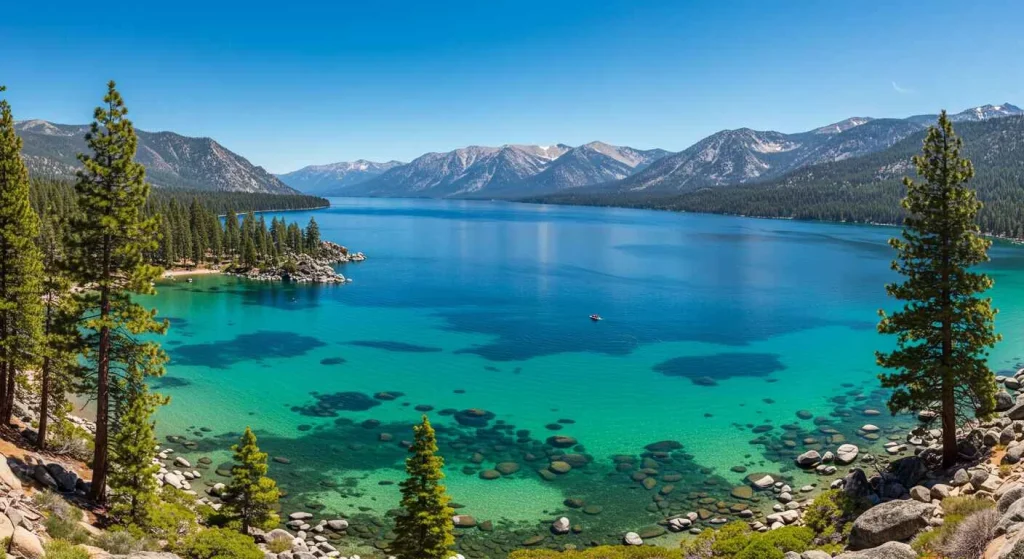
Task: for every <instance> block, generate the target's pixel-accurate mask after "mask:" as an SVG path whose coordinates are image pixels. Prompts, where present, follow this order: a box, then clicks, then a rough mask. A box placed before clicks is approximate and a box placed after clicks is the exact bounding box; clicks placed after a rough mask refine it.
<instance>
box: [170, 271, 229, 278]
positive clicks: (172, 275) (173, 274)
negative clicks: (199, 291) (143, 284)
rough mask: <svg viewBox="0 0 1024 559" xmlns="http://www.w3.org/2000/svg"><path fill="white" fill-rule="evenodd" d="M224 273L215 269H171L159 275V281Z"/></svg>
mask: <svg viewBox="0 0 1024 559" xmlns="http://www.w3.org/2000/svg"><path fill="white" fill-rule="evenodd" d="M223 273H224V271H223V270H220V269H215V268H192V269H189V268H172V269H170V270H164V271H163V273H162V274H160V279H173V278H177V277H186V276H208V275H212V274H223Z"/></svg>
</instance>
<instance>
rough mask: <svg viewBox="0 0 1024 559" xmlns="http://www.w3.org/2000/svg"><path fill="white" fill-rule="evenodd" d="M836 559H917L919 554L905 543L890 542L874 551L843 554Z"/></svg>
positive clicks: (867, 550) (873, 549)
mask: <svg viewBox="0 0 1024 559" xmlns="http://www.w3.org/2000/svg"><path fill="white" fill-rule="evenodd" d="M835 559H917V552H916V551H914V548H912V547H910V546H909V545H907V544H905V543H900V542H889V543H886V544H883V545H880V546H878V547H875V548H872V549H865V550H862V551H848V552H846V553H841V554H839V555H836V557H835Z"/></svg>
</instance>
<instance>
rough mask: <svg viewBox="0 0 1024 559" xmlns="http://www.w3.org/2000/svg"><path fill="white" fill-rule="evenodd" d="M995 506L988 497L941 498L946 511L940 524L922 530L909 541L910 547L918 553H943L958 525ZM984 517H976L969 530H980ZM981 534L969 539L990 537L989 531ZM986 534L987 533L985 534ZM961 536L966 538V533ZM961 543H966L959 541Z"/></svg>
mask: <svg viewBox="0 0 1024 559" xmlns="http://www.w3.org/2000/svg"><path fill="white" fill-rule="evenodd" d="M994 506H995V503H993V502H992V501H990V500H988V499H978V498H975V497H947V498H945V499H943V500H942V510H943V511H944V512H945V513H946V515H945V518H944V520H943V522H942V526H940V527H938V528H936V529H934V530H931V531H929V532H923V533H921V534H919V535H918V536H917V537H916V538H914V541H912V542H910V545H911V547H913V548H914V550H915V551H917V552H918V553H919V554H922V555H925V554H933V555H935V554H944V553H945V549H946V548H947V546H949V545H950V544H951V542H952V540H953V537H954V535H955V534H956V532H957V527H958V526H960V524H961V523H962V522H964V520H965V519H966V518H968V517H970V516H972V515H974V514H975V513H978V512H981V511H985V510H988V509H991V508H992V507H994ZM984 519H985V518H984V517H979V518H978V519H976V522H977V523H972V524H971V525H970V526H968V528H969V529H970V530H972V531H973V530H980V527H981V526H983V525H984V524H985V523H984ZM981 531H982V532H983V533H982V534H972V535H971V536H970V539H972V540H977V539H980V538H984V537H988V538H989V539H991V534H990V532H984V530H981ZM986 534H988V535H986ZM961 537H962V538H965V539H967V538H968V536H967V534H966V533H965V534H962V535H961ZM961 545H967V544H966V543H965V542H963V541H961Z"/></svg>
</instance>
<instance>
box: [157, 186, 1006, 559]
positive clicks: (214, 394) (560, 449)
mask: <svg viewBox="0 0 1024 559" xmlns="http://www.w3.org/2000/svg"><path fill="white" fill-rule="evenodd" d="M332 202H333V205H332V207H331V208H329V209H324V210H317V211H312V212H290V213H288V215H287V218H288V219H289V220H296V221H298V222H300V223H304V222H305V221H307V220H308V218H309V216H310V215H315V216H316V219H317V222H318V223H319V224H320V228H321V234H322V237H323V238H324V239H326V240H331V241H335V242H338V243H341V244H344V245H346V246H348V247H350V248H351V249H353V250H360V251H363V252H365V253H366V254H367V256H368V260H367V261H366V262H363V263H358V264H347V265H344V266H343V267H341V268H339V270H340V271H341V272H342V273H343V274H344V275H345V276H347V277H351V278H352V279H353V280H354V281H353V283H351V284H347V285H337V286H316V285H289V284H275V283H259V282H249V281H245V280H242V279H239V278H233V277H221V276H204V277H197V278H195V281H194V282H193V283H191V284H186V283H184V282H180V281H179V282H161V283H160V284H158V289H159V293H158V295H156V296H154V297H152V298H149V299H148V300H147V301H146V303H147V304H150V305H154V306H156V307H157V308H158V309H159V311H160V314H161V316H166V317H169V318H172V326H171V330H170V332H169V334H168V335H167V337H166V338H165V340H164V341H165V345H166V347H167V349H168V353H169V355H170V357H171V362H170V363H169V364H168V378H166V379H162V380H160V381H156V382H155V383H154V388H155V389H157V390H158V391H160V392H161V393H164V394H167V395H169V396H171V398H172V400H171V404H170V405H169V406H166V407H165V408H163V409H161V410H160V412H159V414H158V416H157V420H158V429H159V431H160V435H161V437H162V438H163V437H166V436H168V435H180V436H184V437H186V438H187V439H188V440H189V441H190V443H191V445H190V446H191V448H181V449H180V451H181V452H183V453H184V454H185V455H186V456H188V457H190V458H192V459H193V463H195V462H196V460H195V459H198V458H200V457H209V458H211V461H212V464H215V465H216V464H221V463H223V462H226V461H227V460H228V459H229V457H230V455H229V452H228V448H229V446H230V445H231V444H232V443H233V442H234V440H233V439H234V438H235V437H237V434H238V433H239V432H241V431H242V430H243V429H244V428H245V426H246V425H249V426H251V427H252V428H253V429H254V430H255V431H256V432H257V434H258V436H259V437H260V444H261V447H263V449H264V450H265V451H266V452H269V453H270V455H271V456H274V457H278V458H280V459H281V460H280V461H275V462H273V463H272V464H271V475H272V476H273V477H275V478H276V479H277V480H278V482H279V483H280V485H281V486H283V487H284V488H285V489H286V490H287V491H288V497H287V498H286V499H285V500H284V502H283V506H284V508H285V510H286V511H290V510H298V509H303V508H306V507H309V506H311V505H316V506H322V507H323V508H324V509H325V510H328V511H334V512H337V513H339V514H344V515H347V516H349V517H351V518H367V519H370V518H373V519H377V520H378V521H380V519H385V521H384V522H383V523H384V524H385V525H386V518H387V512H388V511H389V510H390V509H393V508H394V507H396V506H397V503H398V488H397V485H396V483H397V482H398V481H400V480H401V479H402V475H403V474H402V460H403V459H404V457H405V449H404V447H403V446H402V442H403V441H405V440H409V438H410V437H411V429H410V425H411V423H412V422H413V421H416V420H417V419H418V418H419V417H420V415H422V414H423V413H426V414H428V415H429V416H430V418H431V420H432V422H433V423H434V425H435V427H437V430H438V436H439V440H440V447H441V452H442V454H443V455H444V457H445V459H446V461H447V468H446V473H447V484H448V488H449V492H450V493H451V495H452V498H453V500H454V501H455V502H456V503H458V504H459V505H460V508H459V509H458V511H457V512H458V513H460V514H468V515H472V516H474V517H475V518H476V519H478V520H480V521H491V522H492V523H493V525H494V527H495V529H494V531H493V532H482V531H479V530H475V529H474V530H473V531H471V532H470V531H466V530H465V529H460V532H461V533H463V537H462V538H460V545H465V546H467V549H474V550H480V551H478V553H479V554H480V555H479V556H489V555H500V554H501V552H502V551H503V550H504V549H505V548H506V547H508V546H510V545H512V544H515V545H520V544H521V543H522V541H524V540H526V539H528V538H530V537H532V535H543V534H544V526H545V524H543V521H545V520H547V521H548V522H550V519H551V518H553V517H556V516H561V515H565V516H568V517H569V518H570V519H571V521H572V522H573V523H580V524H581V526H582V529H583V531H582V532H581V533H580V534H578V535H576V534H573V535H570V536H567V537H566V539H561V540H559V541H560V542H562V543H571V542H572V541H577V540H578V541H579V542H580V543H584V542H588V541H592V540H596V541H605V540H606V539H609V538H612V537H613V535H614V534H619V533H621V532H624V531H626V530H636V529H640V528H643V527H646V526H652V525H655V524H656V523H657V522H658V521H659V520H661V519H664V518H665V517H666V516H668V515H670V514H676V513H678V512H687V511H691V510H697V509H705V510H708V511H709V512H710V513H713V514H716V515H717V514H735V513H736V512H737V511H740V510H742V508H741V507H758V506H762V505H763V504H764V503H761V502H759V501H758V499H757V497H756V495H754V496H751V495H750V494H749V492H747V491H743V490H742V489H736V488H742V487H745V486H746V485H747V482H746V478H747V477H748V476H750V475H752V474H755V473H761V472H764V473H771V474H773V475H775V476H778V479H785V480H787V481H790V482H791V483H792V484H794V487H797V486H800V485H804V484H807V483H812V482H813V483H817V484H818V485H819V486H820V485H826V486H827V483H828V481H829V478H826V477H822V476H815V475H814V474H807V473H805V472H801V471H797V470H795V469H794V468H793V460H792V458H793V456H795V455H796V454H798V453H799V452H802V451H803V450H805V449H807V448H814V447H822V448H825V447H828V446H829V445H833V444H836V443H837V442H838V441H839V440H849V441H852V442H855V443H856V444H858V445H860V446H861V447H862V449H864V450H871V451H873V452H882V451H881V448H880V445H881V444H882V443H884V442H885V436H882V437H881V438H880V439H879V440H877V441H871V440H868V439H865V438H863V437H862V436H861V434H859V433H858V431H857V430H858V428H859V427H860V426H861V425H863V424H865V423H873V424H875V425H879V426H880V427H881V428H882V433H883V435H885V433H887V430H890V429H891V430H893V432H895V429H896V428H897V426H899V425H900V424H901V422H902V423H903V424H904V425H905V424H908V423H909V422H908V421H907V420H906V419H904V418H890V417H888V414H887V413H886V412H885V407H884V402H885V396H886V395H885V394H884V393H883V392H881V391H880V390H879V387H878V382H877V380H876V376H877V374H878V373H879V370H878V369H877V368H876V366H875V363H874V351H875V350H878V349H885V348H888V347H890V344H891V340H888V339H885V338H883V337H881V336H879V335H878V334H877V333H876V332H875V323H876V321H877V315H876V313H877V310H878V309H879V308H891V306H892V301H889V300H888V299H887V298H886V296H885V292H884V288H883V286H884V284H885V283H886V282H888V281H892V280H893V279H894V276H893V274H892V272H891V271H890V269H889V261H890V260H891V259H892V256H893V255H892V252H891V250H889V249H888V247H887V246H886V240H887V239H888V238H889V237H891V236H893V235H896V234H898V229H894V228H887V227H869V226H853V225H841V224H823V223H804V222H794V221H771V220H759V219H747V218H739V217H722V216H707V215H692V214H675V213H668V212H653V211H640V210H625V209H611V208H578V207H556V206H541V205H518V204H510V203H496V202H463V201H436V200H381V199H336V200H333V201H332ZM268 218H269V216H268ZM990 254H991V256H992V262H991V263H989V264H987V265H986V266H985V270H986V271H988V272H989V273H990V274H991V275H992V276H993V278H994V279H995V283H996V287H995V289H994V290H993V292H992V296H993V298H994V300H995V305H996V306H997V307H998V308H999V309H1000V313H999V315H998V316H997V320H996V325H997V328H998V329H999V330H1000V331H1001V332H1002V333H1003V334H1004V337H1005V340H1004V341H1003V342H1002V344H1001V345H999V346H998V347H997V348H996V350H995V351H994V352H993V354H992V364H993V366H994V368H996V369H997V370H998V369H1005V368H1011V367H1014V366H1016V364H1017V363H1018V362H1019V361H1021V355H1022V354H1024V352H1022V351H1021V346H1020V343H1019V333H1020V332H1021V331H1022V326H1024V324H1022V321H1024V251H1022V250H1021V249H1020V248H1018V247H1016V246H1013V245H1010V244H1006V243H997V244H996V245H994V246H993V248H992V250H991V252H990ZM592 313H597V314H600V315H601V316H602V317H604V320H603V321H601V322H596V323H595V322H592V321H590V320H589V319H588V316H589V315H590V314H592ZM879 410H880V411H881V415H876V414H875V413H870V412H875V411H879ZM798 412H800V413H799V414H798ZM873 445H874V446H873ZM652 449H653V450H652ZM872 449H874V450H872ZM555 462H559V463H561V464H565V465H567V466H568V469H565V468H564V467H563V466H562V465H561V464H559V465H558V466H555V464H554V463H555ZM512 464H514V465H512ZM561 470H565V471H561ZM645 471H646V472H649V473H644V472H645ZM204 476H206V477H205V479H206V480H207V481H210V482H213V481H223V479H221V478H218V477H217V476H216V475H215V473H214V471H213V470H212V469H211V470H208V474H204ZM646 478H653V479H655V480H656V482H657V484H656V488H655V486H652V488H647V485H651V484H650V483H649V482H645V481H644V480H645V479H646ZM666 487H670V489H668V490H667V491H666V489H665V488H666ZM723 505H725V506H724V507H723ZM734 507H737V508H735V510H734ZM723 508H724V509H725V511H730V510H731V511H732V512H731V513H727V512H723V510H722V509H723ZM377 537H380V535H379V534H372V533H371V534H368V535H367V536H366V541H367V542H369V543H372V542H373V540H374V538H377ZM573 538H576V539H577V540H574V539H573ZM654 541H657V540H656V539H655V540H654ZM469 546H473V547H469ZM474 556H477V555H474Z"/></svg>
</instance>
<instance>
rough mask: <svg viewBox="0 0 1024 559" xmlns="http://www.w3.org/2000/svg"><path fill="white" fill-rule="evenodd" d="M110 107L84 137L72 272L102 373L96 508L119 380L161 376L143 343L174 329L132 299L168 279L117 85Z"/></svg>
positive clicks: (158, 354)
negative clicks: (158, 262) (154, 258)
mask: <svg viewBox="0 0 1024 559" xmlns="http://www.w3.org/2000/svg"><path fill="white" fill-rule="evenodd" d="M103 103H104V105H103V106H100V107H98V108H97V109H96V112H95V114H94V121H93V123H92V126H91V128H90V131H89V133H88V134H86V136H85V139H86V145H87V146H88V148H89V151H90V152H91V153H89V154H79V156H78V159H79V161H81V163H82V166H83V167H84V169H83V170H81V171H79V172H78V181H77V182H76V184H75V191H76V194H77V196H76V199H77V202H78V212H77V213H76V214H75V218H74V220H73V221H72V224H71V229H72V231H73V232H74V243H73V251H72V261H71V264H72V267H71V269H72V272H73V276H74V279H75V281H77V282H78V283H79V284H80V285H82V286H85V287H86V288H87V289H86V290H84V291H83V292H82V293H81V294H80V295H79V296H78V302H79V305H80V307H81V308H82V311H83V320H82V323H81V329H82V331H83V339H84V344H85V351H84V358H85V360H86V362H87V363H88V364H89V365H90V368H91V370H92V371H95V373H94V376H93V378H92V379H91V384H92V387H91V388H92V390H91V391H92V392H93V393H94V395H95V399H96V448H95V453H94V456H93V464H92V466H93V482H92V483H93V486H92V494H91V497H92V498H93V500H95V501H96V502H103V501H104V500H105V486H106V476H107V471H108V468H109V456H108V448H109V437H110V430H111V428H112V426H113V425H114V424H115V422H116V421H117V419H118V418H117V416H116V413H117V411H118V409H117V408H115V409H114V410H111V403H112V402H124V401H125V400H124V399H123V398H118V396H119V395H118V394H116V393H114V392H113V390H112V389H116V387H117V386H118V385H120V384H121V383H119V382H117V380H118V379H120V380H122V381H129V380H130V381H131V382H129V383H128V384H131V383H133V382H134V379H136V378H139V377H142V378H144V377H147V376H159V375H162V374H163V371H164V369H163V364H164V363H165V362H166V360H167V358H166V355H165V354H164V352H163V350H162V349H161V348H160V345H159V344H158V343H157V342H154V341H141V337H142V336H144V335H146V334H163V333H164V332H165V331H166V329H167V321H158V320H157V319H156V310H150V309H147V308H145V307H143V306H142V305H141V304H139V303H137V302H135V301H133V299H132V296H133V295H149V294H152V293H154V289H153V281H155V280H156V279H157V278H159V277H160V272H161V270H160V268H158V267H156V266H153V265H150V264H148V263H147V262H146V258H145V254H146V253H147V252H153V251H155V250H156V249H157V248H158V240H159V239H158V235H157V227H158V219H157V216H149V217H146V216H144V213H143V207H144V205H145V204H146V198H147V197H148V196H149V188H150V187H149V184H147V183H146V170H145V168H144V167H143V166H142V165H141V164H139V163H137V162H136V161H135V152H136V149H137V147H138V138H137V137H136V135H135V128H134V127H133V125H132V122H131V121H130V120H128V118H127V114H128V109H127V108H126V107H125V104H124V100H123V99H122V97H121V94H120V93H119V92H118V91H117V89H116V85H115V84H114V82H110V83H109V84H108V86H107V94H106V96H105V97H104V98H103ZM129 408H130V406H129ZM112 411H113V413H114V416H113V417H112V416H111V413H112Z"/></svg>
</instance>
